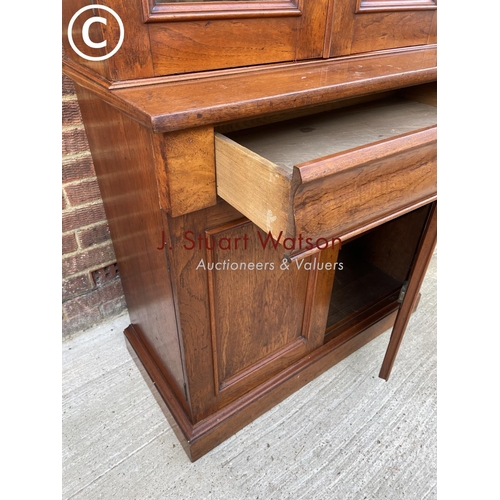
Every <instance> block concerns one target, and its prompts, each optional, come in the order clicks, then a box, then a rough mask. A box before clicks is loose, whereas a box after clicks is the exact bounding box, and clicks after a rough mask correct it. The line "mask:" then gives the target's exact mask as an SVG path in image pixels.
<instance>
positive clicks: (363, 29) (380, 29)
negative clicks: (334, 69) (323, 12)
mask: <svg viewBox="0 0 500 500" xmlns="http://www.w3.org/2000/svg"><path fill="white" fill-rule="evenodd" d="M358 2H359V0H344V1H342V2H335V8H334V13H333V15H334V19H335V21H334V24H333V30H332V38H331V47H330V57H336V56H341V55H347V54H356V53H361V52H366V51H369V50H383V49H389V48H394V47H405V46H406V47H408V46H413V45H423V44H428V43H436V25H435V8H436V6H435V5H434V4H432V3H431V4H429V2H426V3H425V4H422V2H411V3H408V2H401V1H398V0H395V1H394V2H392V1H386V0H384V1H380V2H378V1H376V2H375V1H373V0H372V1H369V2H364V1H363V2H361V6H359V4H358ZM412 3H413V6H412ZM415 4H416V5H415Z"/></svg>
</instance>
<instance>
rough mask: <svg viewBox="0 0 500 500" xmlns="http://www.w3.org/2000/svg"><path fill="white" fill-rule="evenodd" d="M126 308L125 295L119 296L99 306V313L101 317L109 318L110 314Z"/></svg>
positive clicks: (112, 314) (113, 314)
mask: <svg viewBox="0 0 500 500" xmlns="http://www.w3.org/2000/svg"><path fill="white" fill-rule="evenodd" d="M126 309H127V303H126V302H125V297H123V296H121V297H118V298H116V299H113V300H110V301H109V302H106V303H105V304H102V305H101V306H100V310H101V314H102V317H103V318H111V317H112V316H117V315H118V314H120V313H122V312H123V311H125V310H126Z"/></svg>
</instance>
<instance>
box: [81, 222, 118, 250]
mask: <svg viewBox="0 0 500 500" xmlns="http://www.w3.org/2000/svg"><path fill="white" fill-rule="evenodd" d="M77 235H78V241H79V242H80V246H81V247H82V248H88V247H91V246H94V245H99V244H100V243H104V242H105V241H111V236H110V235H109V228H108V225H107V224H100V225H98V226H93V227H89V228H88V229H82V230H81V231H78V232H77Z"/></svg>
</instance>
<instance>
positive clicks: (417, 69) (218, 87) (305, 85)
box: [65, 46, 437, 132]
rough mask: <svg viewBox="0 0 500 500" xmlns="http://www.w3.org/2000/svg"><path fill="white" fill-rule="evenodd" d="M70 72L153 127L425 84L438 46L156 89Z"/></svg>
mask: <svg viewBox="0 0 500 500" xmlns="http://www.w3.org/2000/svg"><path fill="white" fill-rule="evenodd" d="M65 73H66V74H67V75H68V76H69V77H70V78H72V79H74V80H75V81H77V82H78V83H79V84H80V85H81V86H83V87H86V88H89V89H90V90H92V91H93V92H95V93H97V95H99V96H100V97H101V98H102V99H103V100H105V101H106V102H109V104H111V105H112V106H114V107H116V108H117V109H120V110H121V111H122V112H123V113H125V114H127V115H128V116H130V117H131V118H133V119H134V120H136V121H138V122H139V123H141V124H142V125H144V126H145V127H148V128H151V129H153V130H154V131H155V132H168V131H173V130H180V129H184V128H191V127H199V126H202V125H209V124H221V123H227V122H230V121H234V120H241V119H244V118H251V117H256V116H263V115H269V114H273V113H277V112H280V111H284V110H287V109H290V108H307V107H309V106H314V105H317V104H322V103H325V102H328V101H332V100H341V99H347V98H351V97H356V96H361V95H366V94H371V93H374V92H382V91H386V90H391V89H398V88H401V87H405V86H408V85H417V84H421V83H428V82H432V81H434V80H435V79H436V77H437V69H436V48H435V47H432V46H431V47H418V48H414V49H411V50H405V51H395V52H390V53H382V54H368V55H362V56H356V57H353V58H346V59H340V60H333V61H322V62H308V63H302V64H299V63H297V64H292V65H288V66H287V65H281V66H278V67H277V68H273V67H270V68H265V67H263V68H258V69H255V70H252V69H249V70H241V71H236V72H229V73H227V74H225V75H224V76H222V77H220V76H216V74H212V75H211V76H208V77H206V78H196V79H193V80H181V81H179V82H175V81H171V82H168V83H160V84H158V85H155V86H154V88H153V87H151V86H150V85H146V86H143V87H130V88H117V89H116V90H113V91H112V92H108V91H106V89H105V88H104V87H103V86H102V84H101V82H99V83H97V82H96V81H95V80H93V79H91V78H90V77H89V74H88V73H81V72H80V71H79V70H78V69H77V67H76V66H75V65H72V64H71V63H68V64H66V65H65ZM193 96H196V100H193Z"/></svg>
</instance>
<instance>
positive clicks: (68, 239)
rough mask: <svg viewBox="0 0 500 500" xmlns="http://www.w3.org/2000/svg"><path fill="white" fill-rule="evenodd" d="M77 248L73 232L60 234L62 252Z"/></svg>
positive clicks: (72, 250) (69, 251)
mask: <svg viewBox="0 0 500 500" xmlns="http://www.w3.org/2000/svg"><path fill="white" fill-rule="evenodd" d="M77 249H78V243H77V241H76V236H75V233H69V234H63V236H62V253H63V255H64V254H65V253H71V252H74V251H76V250H77Z"/></svg>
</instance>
